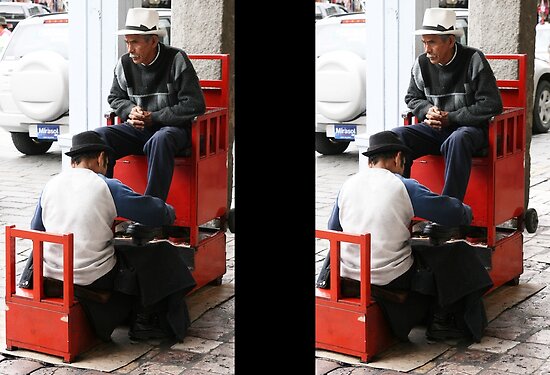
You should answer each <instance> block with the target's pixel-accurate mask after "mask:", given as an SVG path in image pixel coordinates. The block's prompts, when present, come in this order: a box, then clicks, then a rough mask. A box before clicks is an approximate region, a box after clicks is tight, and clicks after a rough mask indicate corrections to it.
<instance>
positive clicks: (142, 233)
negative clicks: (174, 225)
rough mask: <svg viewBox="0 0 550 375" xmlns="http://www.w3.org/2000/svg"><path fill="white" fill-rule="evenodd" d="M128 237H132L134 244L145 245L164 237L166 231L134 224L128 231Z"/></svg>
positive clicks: (160, 228)
mask: <svg viewBox="0 0 550 375" xmlns="http://www.w3.org/2000/svg"><path fill="white" fill-rule="evenodd" d="M126 235H128V236H131V237H132V240H133V242H134V244H136V245H143V244H145V243H147V242H149V241H151V240H153V239H155V238H159V237H164V231H163V228H162V227H152V226H148V225H143V224H140V223H133V224H130V225H129V226H128V228H127V229H126Z"/></svg>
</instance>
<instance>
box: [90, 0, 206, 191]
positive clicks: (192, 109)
mask: <svg viewBox="0 0 550 375" xmlns="http://www.w3.org/2000/svg"><path fill="white" fill-rule="evenodd" d="M165 33H166V31H165V30H163V29H160V28H159V16H158V13H157V11H156V10H155V9H150V8H131V9H129V10H128V14H127V16H126V24H125V26H124V27H123V28H122V29H121V30H119V31H118V35H121V36H123V37H124V40H125V42H126V47H127V50H128V53H126V54H124V55H123V56H121V57H120V59H119V60H118V62H117V64H116V66H115V70H114V79H113V84H112V87H111V92H110V94H109V95H108V97H107V101H108V102H109V105H110V106H111V108H112V109H113V110H114V111H115V113H116V114H117V116H119V118H120V119H122V120H123V121H124V123H122V124H118V125H112V126H102V127H99V128H97V129H95V130H96V131H97V132H98V133H99V134H100V136H101V137H102V138H103V139H104V140H105V142H106V143H107V144H108V145H109V146H110V147H112V148H113V150H114V153H113V155H112V156H111V157H110V158H109V164H108V169H107V176H108V177H112V176H113V168H114V164H115V161H116V159H119V158H121V157H124V156H126V155H133V154H145V155H146V156H147V161H148V175H147V187H146V189H145V194H146V195H152V196H155V197H158V198H160V199H162V200H164V201H166V198H167V196H168V191H169V189H170V183H171V181H172V174H173V170H174V158H175V156H176V154H177V153H178V152H180V151H182V150H183V149H184V148H185V147H187V146H188V145H189V142H190V128H191V122H192V120H193V119H194V118H195V117H196V116H198V115H200V114H203V113H204V112H205V110H206V104H205V100H204V97H203V93H202V89H201V87H200V83H199V79H198V77H197V74H196V72H195V69H194V67H193V65H192V64H191V61H190V59H189V57H188V56H187V54H186V53H185V52H184V51H183V50H181V49H179V48H175V47H171V46H166V45H164V44H163V43H161V42H160V41H159V37H162V36H164V35H165Z"/></svg>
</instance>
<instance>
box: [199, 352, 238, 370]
mask: <svg viewBox="0 0 550 375" xmlns="http://www.w3.org/2000/svg"><path fill="white" fill-rule="evenodd" d="M191 368H193V369H197V370H202V371H210V372H213V373H216V374H233V373H234V368H235V358H232V357H226V356H221V355H211V354H208V355H206V356H204V357H202V359H201V360H200V361H198V362H197V363H195V364H194V365H193V366H192V367H191Z"/></svg>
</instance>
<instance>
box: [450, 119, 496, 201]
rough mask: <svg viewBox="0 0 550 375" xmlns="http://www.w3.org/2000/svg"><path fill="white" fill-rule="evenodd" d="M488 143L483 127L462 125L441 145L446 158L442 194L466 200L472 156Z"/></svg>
mask: <svg viewBox="0 0 550 375" xmlns="http://www.w3.org/2000/svg"><path fill="white" fill-rule="evenodd" d="M485 144H486V140H485V132H484V131H483V129H482V128H475V127H473V126H462V127H460V128H458V129H456V130H455V131H454V132H452V133H451V135H450V136H449V138H447V140H445V142H443V144H442V145H441V153H442V154H443V157H444V158H445V185H444V186H443V191H442V194H445V195H448V196H451V197H455V198H458V199H460V200H461V201H464V196H465V195H466V188H467V187H468V181H469V180H470V172H471V169H472V156H473V154H474V152H475V151H476V150H479V149H481V148H482V147H483V146H484V145H485Z"/></svg>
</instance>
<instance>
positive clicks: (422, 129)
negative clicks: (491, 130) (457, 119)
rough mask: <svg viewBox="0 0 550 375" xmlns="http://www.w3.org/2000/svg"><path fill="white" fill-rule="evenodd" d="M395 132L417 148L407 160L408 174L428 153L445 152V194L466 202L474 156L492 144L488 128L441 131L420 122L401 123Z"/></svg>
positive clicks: (407, 143) (460, 128) (439, 153)
mask: <svg viewBox="0 0 550 375" xmlns="http://www.w3.org/2000/svg"><path fill="white" fill-rule="evenodd" d="M392 131H393V132H394V133H396V134H397V136H398V137H399V138H400V139H401V141H403V143H405V145H407V147H409V148H410V149H411V150H412V151H413V153H412V155H408V157H407V159H406V162H405V172H404V173H403V175H404V177H410V175H411V166H412V162H413V160H414V159H417V158H419V157H421V156H424V155H443V158H444V160H445V183H444V186H443V191H442V194H443V195H448V196H451V197H455V198H458V199H460V200H461V201H464V195H466V188H467V187H468V181H469V180H470V171H471V169H472V156H473V154H474V153H475V152H476V151H479V150H480V149H482V148H483V147H486V146H487V145H488V141H487V133H486V130H485V129H484V128H481V127H473V126H459V127H457V128H451V129H447V128H443V129H441V130H437V129H434V128H432V127H430V126H428V125H426V124H424V123H420V124H414V125H408V126H399V127H397V128H394V129H392ZM420 182H422V181H420Z"/></svg>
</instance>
